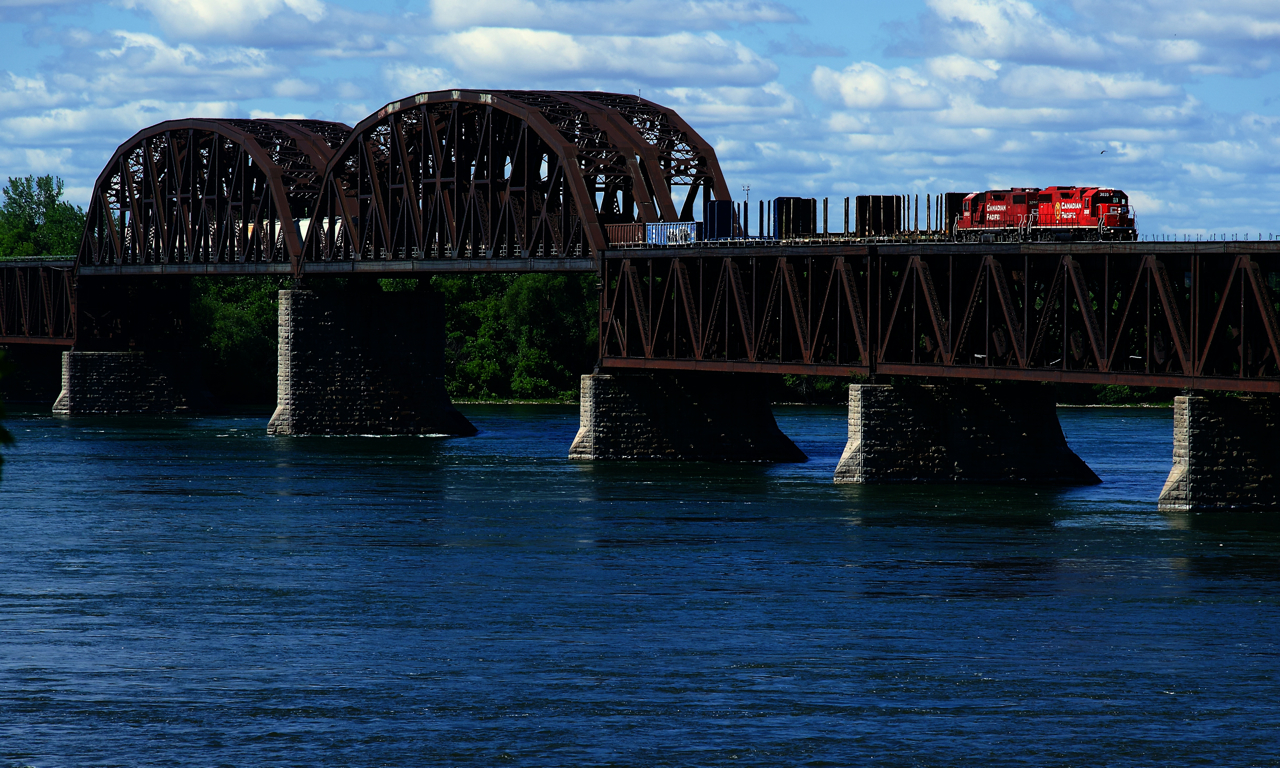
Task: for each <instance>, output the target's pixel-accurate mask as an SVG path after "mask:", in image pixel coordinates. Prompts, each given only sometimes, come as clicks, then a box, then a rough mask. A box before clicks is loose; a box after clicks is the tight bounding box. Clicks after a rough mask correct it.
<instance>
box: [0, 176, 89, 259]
mask: <svg viewBox="0 0 1280 768" xmlns="http://www.w3.org/2000/svg"><path fill="white" fill-rule="evenodd" d="M62 187H63V184H62V179H60V178H58V177H57V176H39V177H36V176H26V177H24V178H18V179H15V178H12V177H11V178H10V179H9V183H8V184H7V185H6V186H5V188H4V191H3V193H4V203H3V204H0V259H21V258H26V257H30V256H69V255H72V254H74V253H75V252H76V250H77V249H78V248H79V247H80V235H81V233H82V232H83V231H84V221H85V215H84V209H83V208H81V207H79V206H76V205H72V204H71V203H68V202H66V201H65V200H63V199H62Z"/></svg>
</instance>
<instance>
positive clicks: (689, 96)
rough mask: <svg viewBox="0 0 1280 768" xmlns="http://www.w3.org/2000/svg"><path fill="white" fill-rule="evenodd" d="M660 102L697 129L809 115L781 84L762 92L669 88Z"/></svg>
mask: <svg viewBox="0 0 1280 768" xmlns="http://www.w3.org/2000/svg"><path fill="white" fill-rule="evenodd" d="M656 98H657V100H658V101H659V102H660V103H662V104H664V105H666V106H668V107H671V108H672V109H675V110H676V111H678V112H679V113H680V115H681V117H683V118H685V120H686V121H693V123H696V124H697V125H703V124H706V125H711V126H720V125H728V124H744V123H745V124H760V123H769V122H773V121H776V120H787V119H791V118H795V117H799V116H800V115H802V114H804V112H805V109H804V105H803V104H801V102H800V100H799V99H798V98H796V96H795V95H794V94H792V93H790V92H788V91H787V89H786V88H784V87H783V86H782V85H780V84H779V83H769V84H767V85H765V86H762V87H759V88H732V87H726V88H667V89H664V90H663V91H662V92H661V94H660V95H659V96H657V97H656ZM693 123H691V124H693ZM735 129H740V127H735Z"/></svg>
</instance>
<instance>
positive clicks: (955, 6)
mask: <svg viewBox="0 0 1280 768" xmlns="http://www.w3.org/2000/svg"><path fill="white" fill-rule="evenodd" d="M928 5H929V8H930V9H931V10H932V11H933V12H934V13H935V14H936V18H937V21H938V22H939V23H940V25H941V29H942V36H943V38H944V39H945V40H946V41H947V42H948V43H949V44H950V46H951V47H952V48H953V49H954V50H955V51H956V52H957V53H961V54H963V55H965V56H969V57H972V58H975V59H1003V60H1008V61H1026V62H1096V61H1098V60H1099V59H1101V58H1103V57H1104V56H1105V54H1106V51H1105V49H1104V48H1103V46H1102V45H1101V44H1100V43H1099V42H1098V41H1097V40H1095V39H1093V38H1092V37H1091V36H1088V35H1077V34H1074V33H1072V32H1071V31H1069V30H1067V29H1064V28H1062V27H1061V26H1059V25H1057V24H1054V23H1053V22H1051V21H1050V20H1049V19H1047V18H1045V16H1044V15H1043V14H1042V13H1040V11H1039V10H1038V9H1037V8H1036V7H1035V6H1034V5H1032V4H1031V3H1029V2H1026V0H928Z"/></svg>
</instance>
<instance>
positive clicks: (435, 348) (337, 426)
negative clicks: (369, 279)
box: [267, 290, 476, 435]
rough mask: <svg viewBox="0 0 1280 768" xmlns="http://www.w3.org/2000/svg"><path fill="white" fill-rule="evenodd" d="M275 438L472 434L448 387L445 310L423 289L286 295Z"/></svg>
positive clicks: (273, 420) (283, 297) (273, 426)
mask: <svg viewBox="0 0 1280 768" xmlns="http://www.w3.org/2000/svg"><path fill="white" fill-rule="evenodd" d="M279 326H280V331H279V333H280V344H279V363H278V365H279V367H278V374H277V375H278V385H277V386H278V389H277V405H276V411H275V413H274V414H273V415H272V417H271V422H270V424H269V425H268V427H267V431H268V433H270V434H274V435H317V434H322V435H323V434H328V435H360V434H379V435H420V434H443V435H474V434H475V433H476V428H475V427H474V426H472V424H471V422H469V421H467V419H466V417H464V416H463V415H462V414H460V413H458V411H457V410H456V409H455V408H454V407H453V404H452V403H450V402H449V395H448V393H447V392H446V391H445V385H444V308H443V305H442V304H441V302H440V299H439V297H438V296H436V295H435V294H430V293H421V292H396V293H376V292H369V293H354V292H353V293H336V294H319V293H314V292H311V291H303V290H289V291H280V324H279Z"/></svg>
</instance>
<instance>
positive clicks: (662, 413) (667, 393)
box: [569, 372, 807, 462]
mask: <svg viewBox="0 0 1280 768" xmlns="http://www.w3.org/2000/svg"><path fill="white" fill-rule="evenodd" d="M580 408H581V410H580V416H579V427H578V436H577V437H576V438H575V439H574V441H573V446H572V447H571V448H570V449H569V458H570V459H580V460H592V459H668V460H679V461H761V462H801V461H806V460H807V457H806V456H805V455H804V452H803V451H801V450H800V449H799V448H797V447H796V445H795V443H793V442H791V439H790V438H788V437H787V436H786V435H784V434H782V430H780V429H778V423H777V421H775V420H774V418H773V411H772V409H771V408H770V404H769V399H768V397H767V395H766V394H765V392H764V391H763V390H762V388H761V387H760V386H759V385H758V382H756V381H753V377H751V376H749V375H742V374H737V375H730V374H716V373H702V372H696V373H695V372H688V373H683V372H682V373H638V372H637V373H630V372H626V373H622V372H619V373H596V374H589V375H586V376H583V377H582V401H581V405H580Z"/></svg>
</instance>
